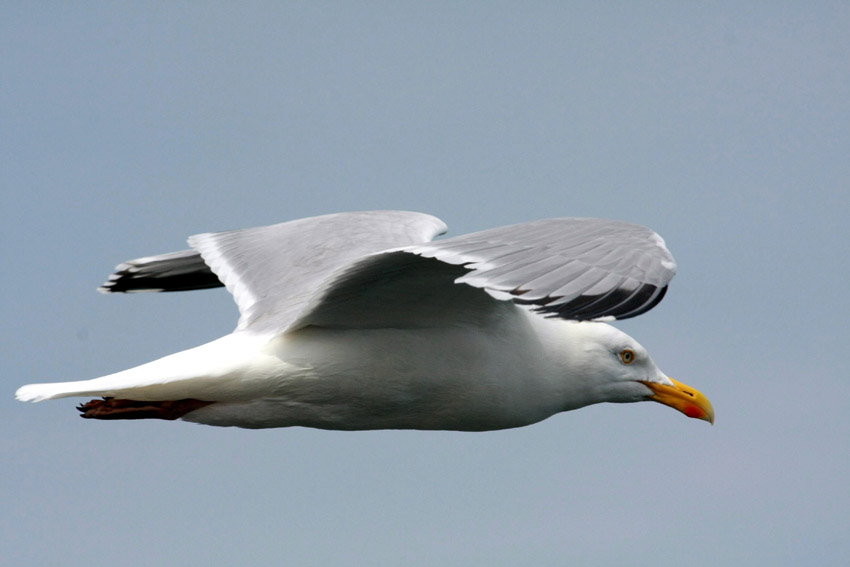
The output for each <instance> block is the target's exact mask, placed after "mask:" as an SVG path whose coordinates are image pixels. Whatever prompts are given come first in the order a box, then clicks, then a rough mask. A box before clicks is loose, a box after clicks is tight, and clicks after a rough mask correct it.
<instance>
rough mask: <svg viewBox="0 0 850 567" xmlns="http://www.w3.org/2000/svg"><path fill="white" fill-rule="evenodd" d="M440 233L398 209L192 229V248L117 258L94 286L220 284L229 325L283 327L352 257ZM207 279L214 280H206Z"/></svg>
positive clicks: (436, 225)
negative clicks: (228, 303)
mask: <svg viewBox="0 0 850 567" xmlns="http://www.w3.org/2000/svg"><path fill="white" fill-rule="evenodd" d="M445 231H446V225H445V224H444V223H443V222H442V221H441V220H439V219H438V218H436V217H432V216H430V215H425V214H421V213H410V212H403V211H366V212H356V213H340V214H333V215H324V216H320V217H311V218H306V219H299V220H294V221H290V222H285V223H281V224H276V225H271V226H264V227H258V228H249V229H241V230H232V231H228V232H218V233H207V234H199V235H195V236H192V237H190V238H189V245H190V246H191V247H192V248H193V249H194V250H187V251H183V252H174V253H172V254H163V255H160V256H151V257H148V258H141V259H139V260H132V261H130V262H125V263H124V264H121V265H120V266H118V272H117V273H116V274H113V275H112V276H111V277H110V279H109V281H108V282H106V283H105V284H104V285H103V286H101V290H102V291H106V292H114V291H161V290H168V291H172V290H180V289H201V288H204V287H217V286H220V285H224V286H225V287H226V288H227V290H228V291H229V292H230V293H231V294H232V295H233V297H234V299H235V301H236V304H237V306H238V307H239V313H240V318H239V324H238V326H237V330H241V329H246V328H248V327H250V328H251V330H252V331H257V332H276V331H281V330H283V329H285V328H286V327H287V326H288V325H289V323H290V322H291V321H292V320H293V319H294V318H295V317H297V316H298V314H299V313H300V312H301V311H302V310H303V309H304V306H305V305H306V304H307V302H308V301H309V300H310V298H311V297H312V296H313V295H314V294H315V292H316V290H317V289H318V288H320V287H321V284H322V283H323V282H324V281H325V280H326V279H327V278H328V277H329V276H330V275H331V274H333V273H335V272H336V271H338V270H339V269H341V268H343V267H344V266H346V265H348V264H350V263H351V262H353V261H355V260H356V259H358V258H361V257H363V256H366V255H368V254H373V253H375V252H380V251H382V250H387V249H390V248H397V247H403V246H408V245H410V244H414V243H423V242H427V241H429V240H431V239H432V238H434V237H435V236H437V235H438V234H443V233H444V232H445ZM212 278H215V281H213V279H212Z"/></svg>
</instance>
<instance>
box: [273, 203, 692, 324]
mask: <svg viewBox="0 0 850 567" xmlns="http://www.w3.org/2000/svg"><path fill="white" fill-rule="evenodd" d="M675 272H676V264H675V262H674V260H673V257H672V256H671V254H670V252H669V251H668V250H667V248H666V246H665V245H664V241H663V240H662V239H661V237H660V236H658V235H657V234H655V233H654V232H653V231H651V230H649V229H648V228H645V227H642V226H638V225H634V224H629V223H625V222H620V221H611V220H603V219H576V218H564V219H550V220H543V221H536V222H530V223H524V224H519V225H513V226H507V227H501V228H495V229H492V230H485V231H483V232H477V233H474V234H468V235H464V236H459V237H455V238H449V239H446V240H440V241H436V242H428V243H421V244H415V245H412V246H408V247H405V248H403V249H400V250H391V251H387V252H384V253H380V254H376V255H372V256H369V257H366V258H363V259H360V260H358V261H357V262H353V263H352V264H351V265H349V266H347V267H345V268H344V269H342V270H340V271H339V272H337V273H336V274H334V276H333V277H331V278H329V279H328V280H327V281H326V282H325V284H324V285H323V286H322V287H321V288H319V289H318V291H317V293H316V295H315V296H314V297H313V298H312V299H311V301H310V303H309V304H308V305H307V307H306V308H305V310H304V311H303V312H302V314H301V315H300V316H299V317H298V319H297V320H295V321H294V322H293V323H292V324H291V325H290V327H289V330H294V329H297V328H300V327H304V326H307V325H321V326H375V325H377V326H381V325H383V326H393V325H410V324H417V321H419V322H420V323H422V324H426V325H427V324H428V322H429V321H431V320H432V319H435V318H439V317H454V316H455V315H456V312H457V310H461V312H460V314H459V315H458V316H460V317H462V318H464V319H467V320H468V319H469V318H470V317H472V314H471V313H469V312H467V311H468V307H469V306H470V305H471V304H470V303H469V302H470V301H473V298H474V294H473V295H470V294H469V293H468V292H467V291H463V290H470V291H474V289H472V288H481V289H483V290H485V291H487V292H488V293H487V294H485V293H481V292H480V291H479V292H475V293H477V294H478V295H477V296H475V297H478V298H479V299H476V300H475V301H476V302H477V303H476V305H478V307H483V306H484V305H485V303H486V301H485V298H486V299H490V300H491V303H492V298H495V299H501V300H511V301H513V302H514V303H516V304H519V305H523V306H527V307H528V308H530V309H533V310H534V311H537V312H539V313H541V314H544V315H547V316H551V317H561V318H564V319H574V320H593V319H610V318H614V319H625V318H628V317H634V316H636V315H639V314H641V313H644V312H645V311H647V310H649V309H651V308H652V307H654V306H655V305H656V304H658V302H659V301H661V299H662V297H663V296H664V293H665V292H666V290H667V284H668V283H669V282H670V280H671V279H672V278H673V276H674V274H675ZM447 281H448V282H451V283H452V285H450V286H449V285H446V282H447ZM423 282H425V283H423ZM427 282H431V284H432V285H431V284H427ZM456 284H466V285H456ZM482 302H483V303H482ZM419 317H422V318H423V319H422V320H421V321H420V320H418V319H417V318H419Z"/></svg>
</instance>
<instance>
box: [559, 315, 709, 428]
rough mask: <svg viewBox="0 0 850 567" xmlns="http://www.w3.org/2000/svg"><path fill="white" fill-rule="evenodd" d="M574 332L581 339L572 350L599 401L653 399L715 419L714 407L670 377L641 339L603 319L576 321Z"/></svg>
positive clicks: (676, 408)
mask: <svg viewBox="0 0 850 567" xmlns="http://www.w3.org/2000/svg"><path fill="white" fill-rule="evenodd" d="M574 332H577V334H579V335H580V336H581V337H582V340H579V341H575V340H572V341H571V344H573V345H581V346H580V347H578V348H579V352H578V353H574V355H576V356H577V358H578V359H579V360H580V361H581V365H582V367H583V372H584V373H585V375H589V376H591V377H592V379H593V383H594V386H595V387H596V388H597V389H598V395H599V397H600V398H601V400H602V401H608V402H615V403H626V402H640V401H647V400H650V401H654V402H658V403H661V404H664V405H666V406H670V407H671V408H673V409H675V410H678V411H680V412H682V413H683V414H685V415H686V416H688V417H694V418H697V419H702V420H705V421H707V422H709V423H712V424H713V423H714V409H713V408H712V407H711V402H709V401H708V398H706V397H705V396H704V395H703V394H702V393H701V392H699V391H698V390H697V389H695V388H692V387H690V386H688V385H686V384H683V383H681V382H679V381H677V380H673V379H672V378H670V377H669V376H667V375H666V374H664V373H663V372H661V370H659V369H658V367H657V366H656V365H655V362H653V360H652V357H651V356H649V353H648V352H647V351H646V349H645V348H643V347H642V346H641V345H640V343H638V342H637V341H636V340H634V339H633V338H632V337H630V336H629V335H627V334H626V333H624V332H622V331H620V330H619V329H616V328H614V327H612V326H610V325H606V324H605V323H595V322H591V323H577V324H575V328H574Z"/></svg>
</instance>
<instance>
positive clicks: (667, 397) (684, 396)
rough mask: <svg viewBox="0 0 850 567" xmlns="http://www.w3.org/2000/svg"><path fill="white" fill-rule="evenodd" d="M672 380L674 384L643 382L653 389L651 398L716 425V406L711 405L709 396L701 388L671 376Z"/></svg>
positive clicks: (689, 415)
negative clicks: (683, 382) (703, 393)
mask: <svg viewBox="0 0 850 567" xmlns="http://www.w3.org/2000/svg"><path fill="white" fill-rule="evenodd" d="M670 381H671V382H673V385H672V386H668V385H666V384H659V383H657V382H643V381H642V382H641V384H643V385H644V386H646V387H647V388H649V389H650V390H652V393H653V395H652V396H650V397H649V399H650V400H653V401H655V402H658V403H661V404H664V405H665V406H670V407H671V408H673V409H675V410H679V411H680V412H682V413H683V414H685V415H686V416H688V417H695V418H697V419H703V420H705V421H707V422H709V423H710V424H712V425H714V408H713V407H711V402H709V401H708V398H706V397H705V396H704V395H702V393H701V392H700V391H699V390H697V389H695V388H691V387H690V386H688V385H687V384H682V383H681V382H678V381H676V380H673V379H672V378H670Z"/></svg>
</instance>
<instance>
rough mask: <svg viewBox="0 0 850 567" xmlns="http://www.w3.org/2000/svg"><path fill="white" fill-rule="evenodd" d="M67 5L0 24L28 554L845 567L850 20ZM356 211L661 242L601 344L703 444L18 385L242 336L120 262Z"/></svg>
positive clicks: (14, 499)
mask: <svg viewBox="0 0 850 567" xmlns="http://www.w3.org/2000/svg"><path fill="white" fill-rule="evenodd" d="M75 4H76V7H75V8H70V7H69V5H68V4H65V3H54V4H53V5H48V4H44V3H42V4H39V3H11V2H7V3H3V6H2V7H0V76H2V77H3V87H2V88H0V131H2V135H0V148H1V150H0V171H2V175H0V183H2V192H1V193H0V199H1V200H0V215H2V223H0V237H2V266H3V270H2V272H3V278H2V280H0V286H2V297H3V300H2V301H3V316H4V320H5V324H4V325H3V326H2V329H3V330H2V344H3V347H2V352H3V355H2V358H0V370H2V373H0V375H2V380H3V391H4V392H5V393H4V395H3V396H2V397H1V398H0V399H2V401H0V407H2V410H3V413H4V417H5V419H4V422H5V425H4V427H3V431H4V434H3V435H2V436H0V444H1V445H0V447H2V460H0V474H2V479H3V482H2V493H3V494H2V501H3V506H2V507H0V549H2V550H3V552H2V555H3V558H4V559H3V560H4V561H6V562H8V564H9V565H26V564H30V565H36V564H38V565H60V564H61V565H64V566H68V565H83V564H90V559H91V558H92V557H93V556H94V557H98V558H100V557H107V558H109V559H112V560H114V561H115V563H116V564H120V565H133V566H135V565H139V566H141V565H149V564H150V563H151V562H160V563H162V564H172V565H174V564H181V563H182V564H190V565H191V564H205V565H216V564H220V565H225V564H237V563H242V564H244V563H245V562H249V563H251V564H253V565H280V564H282V563H284V564H288V565H303V566H314V565H315V566H326V565H400V564H402V562H403V564H406V565H413V566H418V565H423V566H424V565H447V566H454V565H488V566H501V565H505V566H508V565H519V564H533V565H564V564H576V565H648V564H652V565H655V566H659V567H661V566H672V565H680V564H688V565H691V566H709V565H711V566H716V565H732V564H737V565H753V566H760V565H771V566H775V565H801V564H803V563H806V564H818V565H846V564H847V561H848V556H850V543H849V542H850V540H848V538H847V534H848V532H850V514H848V509H850V493H849V492H848V488H847V485H848V479H850V443H848V432H850V412H848V410H847V407H848V402H850V381H849V380H848V376H847V375H848V371H847V368H848V364H847V358H848V357H847V355H848V332H847V330H846V321H847V319H848V317H850V301H848V298H847V290H848V281H849V280H850V270H848V268H847V261H846V257H847V254H848V248H847V242H848V236H850V223H848V220H847V218H848V211H850V186H849V185H848V182H850V159H848V148H850V34H848V33H847V30H848V29H850V7H848V5H847V3H844V2H817V3H814V4H809V5H806V6H803V5H802V4H801V3H784V4H778V3H774V2H765V3H748V5H747V6H744V7H740V6H737V5H736V4H737V3H727V4H725V5H724V4H721V5H715V6H713V7H711V8H709V7H705V6H694V5H692V3H685V4H686V5H683V4H682V3H678V2H670V3H656V4H654V5H652V6H648V5H642V6H637V5H634V6H631V5H626V3H610V4H606V3H588V4H589V5H587V6H578V5H571V6H569V5H566V4H567V3H554V2H553V3H545V2H539V3H530V4H529V3H526V5H524V6H522V7H519V6H515V5H514V3H492V2H486V3H483V2H482V3H477V2H470V3H465V4H463V6H458V5H457V4H456V3H452V2H446V3H415V4H405V3H362V4H360V5H349V4H346V5H343V4H342V3H321V2H305V3H288V4H286V5H284V6H280V5H278V4H279V3H267V4H264V3H230V4H220V5H216V4H214V3H211V2H204V3H196V4H194V5H192V4H189V3H177V2H174V3H156V4H142V3H135V4H130V5H122V6H119V5H117V4H108V5H100V4H94V5H90V6H85V5H83V3H75ZM280 4H282V3H280ZM365 209H408V210H416V211H422V212H427V213H431V214H434V215H437V216H439V217H441V218H442V219H443V220H444V221H446V222H447V223H448V225H449V228H450V234H453V235H457V234H463V233H465V232H470V231H474V230H479V229H484V228H488V227H492V226H498V225H502V224H511V223H516V222H521V221H526V220H533V219H539V218H546V217H554V216H599V217H610V218H616V219H623V220H629V221H633V222H637V223H641V224H645V225H647V226H650V227H652V228H653V229H655V230H657V231H658V232H660V233H661V234H662V236H664V238H665V239H666V241H667V243H668V245H669V247H670V249H671V250H672V251H673V253H674V255H675V256H676V259H677V261H678V263H679V275H678V276H677V277H676V279H675V280H674V281H673V284H672V286H671V288H670V292H669V293H668V294H667V297H666V298H665V300H664V301H663V302H662V303H661V304H660V305H659V306H658V307H657V308H655V309H654V310H652V311H651V312H649V313H647V314H646V315H643V316H641V317H639V318H636V319H633V320H630V321H626V322H623V323H621V324H619V325H618V326H619V327H620V328H622V329H623V330H625V331H627V332H629V333H630V334H632V335H633V336H634V337H635V338H636V339H638V340H639V341H640V342H641V343H642V344H643V345H644V346H646V347H647V348H648V349H649V350H650V352H651V353H652V354H653V357H654V359H655V361H656V362H657V363H658V364H659V366H660V367H661V368H662V370H664V371H665V372H667V373H668V374H670V375H671V376H674V377H675V378H677V379H679V380H682V381H683V382H685V383H687V384H690V385H692V386H694V387H697V388H699V389H700V390H701V391H703V392H704V393H705V394H706V395H707V396H708V397H709V398H710V399H711V401H712V402H713V404H714V407H715V409H716V412H717V425H716V426H715V427H709V426H708V425H707V424H705V423H704V422H700V421H696V420H689V419H687V418H685V417H683V416H682V415H680V414H678V413H677V412H674V411H671V410H670V409H669V408H665V407H663V406H661V405H658V404H651V403H644V404H631V405H601V406H594V407H590V408H585V409H582V410H579V411H575V412H569V413H565V414H561V415H558V416H556V417H553V418H551V419H549V420H547V421H545V422H543V423H540V424H537V425H533V426H530V427H526V428H522V429H517V430H511V431H502V432H491V433H482V434H471V433H453V432H397V431H381V432H355V433H342V432H326V431H315V430H308V429H302V428H291V429H278V430H267V431H243V430H236V429H218V428H211V427H202V426H197V425H192V424H186V423H182V422H177V423H172V422H156V421H150V422H115V423H110V422H91V421H85V420H81V419H79V418H78V417H77V416H76V412H75V411H74V409H73V406H74V405H75V403H76V401H74V400H61V401H56V402H49V403H44V404H38V405H24V404H21V403H18V402H15V401H14V400H13V393H14V391H15V389H16V388H17V387H18V386H19V385H21V384H24V383H28V382H33V381H55V380H78V379H86V378H93V377H96V376H100V375H102V374H106V373H110V372H113V371H117V370H121V369H124V368H128V367H130V366H133V365H136V364H139V363H142V362H146V361H148V360H151V359H153V358H156V357H159V356H162V355H165V354H169V353H171V352H174V351H177V350H180V349H183V348H188V347H191V346H195V345H198V344H200V343H203V342H206V341H208V340H211V339H214V338H217V337H219V336H221V335H224V334H226V333H228V332H230V330H231V329H232V327H233V326H234V325H235V322H236V317H237V311H236V307H235V305H234V304H233V303H232V301H231V300H230V298H229V296H228V295H227V293H226V292H224V291H223V290H214V291H203V292H192V293H185V294H165V295H162V294H143V295H135V296H102V295H100V294H97V293H95V292H94V289H95V287H96V286H97V285H99V284H100V283H101V282H102V281H103V279H104V278H105V277H106V276H107V275H108V274H109V273H110V270H111V268H112V267H113V266H114V265H115V264H117V263H118V262H120V261H123V260H127V259H130V258H135V257H138V256H143V255H147V254H154V253H160V252H168V251H171V250H177V249H182V248H184V247H185V238H186V237H187V236H188V235H190V234H193V233H198V232H206V231H213V230H225V229H231V228H239V227H243V226H255V225H262V224H269V223H273V222H281V221H284V220H290V219H295V218H300V217H305V216H311V215H316V214H323V213H330V212H338V211H349V210H365Z"/></svg>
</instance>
